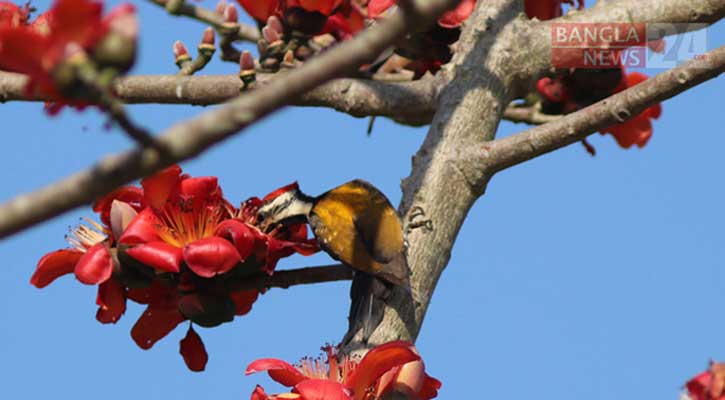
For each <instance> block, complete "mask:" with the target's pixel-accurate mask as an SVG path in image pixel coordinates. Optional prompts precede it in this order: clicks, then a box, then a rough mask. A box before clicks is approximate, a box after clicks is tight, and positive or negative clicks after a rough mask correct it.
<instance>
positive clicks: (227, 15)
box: [224, 4, 239, 24]
mask: <svg viewBox="0 0 725 400" xmlns="http://www.w3.org/2000/svg"><path fill="white" fill-rule="evenodd" d="M224 22H225V23H231V24H236V23H238V22H239V12H238V11H237V8H236V7H234V4H228V5H227V7H226V8H225V9H224Z"/></svg>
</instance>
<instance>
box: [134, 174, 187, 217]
mask: <svg viewBox="0 0 725 400" xmlns="http://www.w3.org/2000/svg"><path fill="white" fill-rule="evenodd" d="M180 180H181V167H179V166H178V165H172V166H170V167H168V168H166V169H164V170H161V171H159V172H157V173H156V174H154V175H151V176H149V177H148V178H144V179H143V180H141V186H142V187H143V193H144V197H145V198H146V202H147V203H148V204H149V205H150V206H151V207H154V208H156V209H160V208H163V207H164V205H165V204H166V200H167V199H168V198H169V194H170V193H171V190H172V189H173V188H174V186H176V184H177V183H178V182H179V181H180Z"/></svg>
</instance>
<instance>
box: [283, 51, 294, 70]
mask: <svg viewBox="0 0 725 400" xmlns="http://www.w3.org/2000/svg"><path fill="white" fill-rule="evenodd" d="M295 61H296V60H295V53H294V51H292V50H287V51H286V52H285V53H284V57H282V64H281V66H282V67H283V68H294V67H295Z"/></svg>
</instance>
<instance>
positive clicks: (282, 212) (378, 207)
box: [257, 179, 409, 288]
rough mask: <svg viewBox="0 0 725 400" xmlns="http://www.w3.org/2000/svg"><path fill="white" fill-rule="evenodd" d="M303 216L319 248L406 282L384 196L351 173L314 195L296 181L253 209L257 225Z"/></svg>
mask: <svg viewBox="0 0 725 400" xmlns="http://www.w3.org/2000/svg"><path fill="white" fill-rule="evenodd" d="M302 221H306V222H307V223H309V225H310V227H312V232H313V233H314V234H315V237H316V238H317V240H318V242H319V243H320V248H322V250H324V251H326V252H327V253H328V254H329V255H330V256H331V257H332V258H334V259H336V260H339V261H341V262H343V263H344V264H346V265H348V266H350V267H352V268H354V269H355V270H357V271H362V272H365V273H368V274H372V275H374V276H376V277H378V278H381V279H383V280H384V281H386V282H389V283H392V284H394V285H399V286H403V287H405V288H408V287H409V279H408V275H409V272H408V263H407V261H406V258H405V241H404V238H403V228H402V224H401V222H400V218H399V217H398V213H397V212H396V211H395V209H394V208H393V206H392V205H391V204H390V201H389V200H388V199H387V197H385V195H384V194H383V193H382V192H380V190H378V189H377V188H376V187H375V186H373V185H371V184H370V183H368V182H365V181H363V180H359V179H356V180H354V181H350V182H347V183H345V184H343V185H340V186H338V187H336V188H334V189H332V190H330V191H328V192H325V193H323V194H322V195H320V196H318V197H310V196H307V195H305V194H304V193H302V192H301V191H300V190H299V188H298V187H297V185H290V186H287V187H285V188H283V189H281V193H275V196H273V197H272V198H271V199H269V200H267V201H266V202H265V203H264V204H263V205H262V206H261V207H260V208H259V211H258V213H257V223H258V225H260V226H261V227H262V229H263V230H269V229H272V228H273V227H274V226H276V225H277V224H283V225H286V224H291V223H299V222H302Z"/></svg>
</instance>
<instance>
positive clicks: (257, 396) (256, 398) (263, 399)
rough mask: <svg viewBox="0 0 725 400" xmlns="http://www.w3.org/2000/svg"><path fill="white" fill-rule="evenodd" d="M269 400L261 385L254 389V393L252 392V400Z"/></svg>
mask: <svg viewBox="0 0 725 400" xmlns="http://www.w3.org/2000/svg"><path fill="white" fill-rule="evenodd" d="M267 399H269V396H268V395H267V393H266V392H265V391H264V388H263V387H261V386H259V385H257V386H256V387H255V388H254V391H253V392H252V398H251V400H267Z"/></svg>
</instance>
